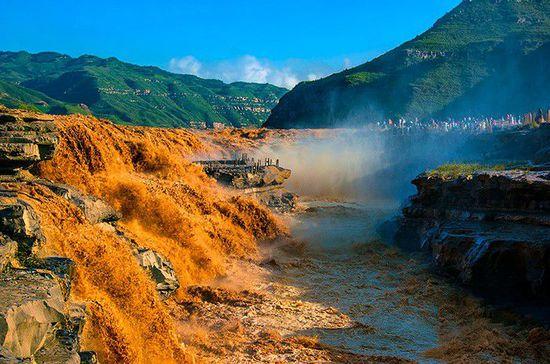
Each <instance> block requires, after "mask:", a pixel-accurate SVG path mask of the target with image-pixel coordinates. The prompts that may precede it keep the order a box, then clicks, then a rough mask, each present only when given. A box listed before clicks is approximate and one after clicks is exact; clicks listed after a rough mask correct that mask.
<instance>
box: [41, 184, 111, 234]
mask: <svg viewBox="0 0 550 364" xmlns="http://www.w3.org/2000/svg"><path fill="white" fill-rule="evenodd" d="M36 183H39V184H41V185H43V186H46V187H48V188H49V189H50V190H51V191H52V192H53V193H55V194H57V195H59V196H61V197H63V198H64V199H66V200H67V201H69V202H71V203H72V204H74V205H75V206H77V207H78V208H79V209H80V210H81V211H82V212H83V213H84V216H85V217H86V219H87V220H88V221H89V222H90V223H92V224H97V223H100V222H114V221H117V220H119V219H120V214H119V213H118V212H117V211H116V210H115V209H114V208H112V207H111V206H110V205H108V204H107V203H106V202H104V201H102V200H101V199H99V198H97V197H94V196H91V195H85V194H83V193H82V192H80V191H79V190H77V189H76V188H73V187H70V186H67V185H64V184H58V183H53V182H49V181H44V180H38V181H36Z"/></svg>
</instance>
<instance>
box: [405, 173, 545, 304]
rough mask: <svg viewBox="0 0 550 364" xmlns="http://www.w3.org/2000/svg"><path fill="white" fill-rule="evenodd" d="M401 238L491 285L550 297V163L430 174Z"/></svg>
mask: <svg viewBox="0 0 550 364" xmlns="http://www.w3.org/2000/svg"><path fill="white" fill-rule="evenodd" d="M413 184H414V185H416V187H417V190H418V193H417V194H416V195H415V196H413V197H412V198H411V200H410V204H409V205H408V206H407V207H405V208H404V209H403V217H402V219H401V220H400V226H399V229H398V231H397V233H396V236H395V238H396V239H395V240H396V242H397V243H398V244H399V245H400V246H402V247H405V248H407V249H425V250H428V251H430V252H431V253H432V256H433V261H434V263H435V265H436V266H438V267H440V268H442V269H444V270H445V271H447V272H450V273H452V274H453V275H455V276H456V277H458V278H459V279H460V280H461V281H462V282H463V283H465V284H467V285H469V286H472V287H475V288H477V289H479V290H480V291H481V292H483V293H488V294H495V295H498V296H499V297H504V298H511V299H518V298H520V299H525V298H536V299H539V298H541V299H548V298H550V171H548V170H541V171H527V170H508V171H480V172H476V173H473V174H464V175H459V176H454V177H448V176H443V175H438V174H423V175H420V176H419V177H418V178H416V179H415V180H414V181H413Z"/></svg>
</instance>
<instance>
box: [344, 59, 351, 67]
mask: <svg viewBox="0 0 550 364" xmlns="http://www.w3.org/2000/svg"><path fill="white" fill-rule="evenodd" d="M350 67H351V59H349V58H347V57H346V58H344V69H348V68H350Z"/></svg>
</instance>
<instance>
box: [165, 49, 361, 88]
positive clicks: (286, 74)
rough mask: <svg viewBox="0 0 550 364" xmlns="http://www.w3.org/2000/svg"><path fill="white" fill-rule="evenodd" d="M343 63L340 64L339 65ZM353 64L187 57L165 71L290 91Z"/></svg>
mask: <svg viewBox="0 0 550 364" xmlns="http://www.w3.org/2000/svg"><path fill="white" fill-rule="evenodd" d="M341 62H343V63H341ZM351 65H352V61H351V60H350V59H349V58H344V59H343V60H342V58H340V59H338V60H336V59H335V60H334V61H331V62H329V63H323V62H318V61H308V60H301V59H288V60H286V61H283V62H272V61H270V60H268V59H259V58H257V57H255V56H252V55H245V56H242V57H238V58H234V59H227V60H221V61H215V62H201V61H199V60H198V59H197V58H195V57H193V56H191V55H189V56H185V57H182V58H172V59H171V60H170V62H169V63H168V69H169V70H170V71H172V72H175V73H184V74H192V75H195V76H199V77H202V78H214V79H218V80H222V81H224V82H235V81H244V82H255V83H270V84H273V85H277V86H281V87H285V88H288V89H292V88H293V87H294V86H296V84H298V83H299V82H300V81H304V80H307V81H313V80H317V79H319V78H321V77H325V76H327V75H329V74H331V73H334V72H338V71H341V70H342V69H343V68H349V67H351Z"/></svg>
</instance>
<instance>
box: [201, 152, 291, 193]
mask: <svg viewBox="0 0 550 364" xmlns="http://www.w3.org/2000/svg"><path fill="white" fill-rule="evenodd" d="M194 163H196V164H200V165H202V166H203V168H204V171H205V172H206V174H207V175H209V176H210V177H212V178H215V179H216V180H217V181H218V182H220V183H222V184H225V185H228V186H231V187H234V188H238V189H248V188H257V187H266V186H277V185H282V184H283V183H284V181H285V180H287V179H288V178H289V177H290V174H291V171H290V169H286V168H282V167H281V166H280V165H279V160H278V159H276V160H275V163H274V162H273V160H272V159H271V158H265V159H263V160H260V159H258V160H256V159H254V158H249V157H248V155H247V154H243V155H241V156H240V157H236V158H234V159H220V160H202V161H195V162H194Z"/></svg>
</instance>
